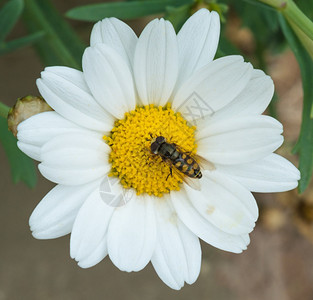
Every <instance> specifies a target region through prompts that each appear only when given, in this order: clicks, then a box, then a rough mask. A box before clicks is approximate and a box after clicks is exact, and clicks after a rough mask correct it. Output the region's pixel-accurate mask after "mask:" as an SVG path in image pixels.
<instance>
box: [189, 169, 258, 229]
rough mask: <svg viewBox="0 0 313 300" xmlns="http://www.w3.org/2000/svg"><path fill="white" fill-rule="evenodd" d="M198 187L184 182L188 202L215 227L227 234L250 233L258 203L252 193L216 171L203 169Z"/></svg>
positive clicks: (256, 215)
mask: <svg viewBox="0 0 313 300" xmlns="http://www.w3.org/2000/svg"><path fill="white" fill-rule="evenodd" d="M200 182H201V191H197V190H194V189H193V188H191V187H189V186H186V192H187V195H188V198H189V199H190V202H191V203H192V204H193V206H194V207H195V208H196V210H197V211H198V212H199V213H200V214H201V215H202V216H203V217H204V218H205V219H206V220H208V222H211V223H212V224H213V225H215V226H216V227H217V228H219V229H221V230H222V231H225V232H227V233H230V234H236V235H241V234H245V233H249V232H251V231H252V230H253V228H254V226H255V223H254V222H255V221H256V219H257V217H258V207H257V205H256V202H255V200H254V198H253V196H252V194H251V193H250V192H249V191H248V190H246V189H245V188H243V187H242V186H241V185H239V184H238V183H236V182H235V181H232V180H229V179H228V178H227V177H226V176H223V174H222V175H220V174H218V173H217V172H208V171H204V172H203V177H202V179H201V181H200Z"/></svg>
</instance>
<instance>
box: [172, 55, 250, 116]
mask: <svg viewBox="0 0 313 300" xmlns="http://www.w3.org/2000/svg"><path fill="white" fill-rule="evenodd" d="M252 70H253V69H252V66H251V64H249V63H244V62H243V58H242V57H241V56H235V55H234V56H225V57H223V58H219V59H216V60H214V61H212V62H210V63H208V64H207V65H205V66H204V67H202V68H201V69H199V70H198V71H196V72H194V73H193V74H192V76H191V77H190V78H189V79H188V80H186V81H185V82H184V83H183V84H182V85H181V86H180V88H179V89H178V91H177V93H176V94H175V95H174V100H173V109H174V110H175V111H179V112H180V113H181V114H182V115H183V116H184V117H185V118H186V119H187V120H188V121H190V122H192V121H193V118H195V119H197V118H203V117H204V116H207V115H212V114H213V113H215V112H216V111H218V110H220V109H221V108H223V107H224V106H226V105H227V104H229V103H230V102H231V101H232V100H233V99H235V97H236V96H238V95H239V93H240V92H241V91H242V90H243V89H244V88H245V87H246V85H247V84H248V82H249V80H250V78H251V74H252ZM199 107H200V108H199ZM189 110H191V112H192V113H193V115H192V119H190V116H189V114H190V111H189Z"/></svg>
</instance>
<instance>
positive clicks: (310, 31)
mask: <svg viewBox="0 0 313 300" xmlns="http://www.w3.org/2000/svg"><path fill="white" fill-rule="evenodd" d="M259 1H260V2H263V3H265V4H267V5H270V6H272V7H274V8H276V9H277V10H278V11H280V12H281V13H282V14H283V15H284V16H285V17H286V18H287V19H288V20H289V22H292V23H294V24H295V25H297V26H298V27H299V28H300V29H301V30H302V31H303V32H304V33H305V34H306V35H307V36H308V37H309V38H310V39H311V40H313V22H312V21H311V20H310V19H309V18H308V17H307V16H306V15H305V14H304V13H303V12H302V11H301V9H300V8H299V7H298V6H297V5H296V3H295V2H294V1H293V0H259Z"/></svg>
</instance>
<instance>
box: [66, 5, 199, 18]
mask: <svg viewBox="0 0 313 300" xmlns="http://www.w3.org/2000/svg"><path fill="white" fill-rule="evenodd" d="M194 2H195V0H150V1H145V2H143V1H131V2H109V3H97V4H89V5H84V6H78V7H75V8H73V9H71V10H69V11H68V12H67V13H66V16H67V17H69V18H72V19H76V20H82V21H91V22H94V21H99V20H101V19H103V18H106V17H116V18H119V19H125V20H127V19H135V18H139V17H143V16H147V15H153V14H159V13H164V12H165V10H166V7H167V6H173V7H175V6H182V5H185V4H193V3H194Z"/></svg>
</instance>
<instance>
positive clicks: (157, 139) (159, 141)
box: [156, 136, 165, 144]
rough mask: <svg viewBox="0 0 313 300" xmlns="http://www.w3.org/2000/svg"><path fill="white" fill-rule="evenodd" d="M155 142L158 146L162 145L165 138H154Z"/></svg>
mask: <svg viewBox="0 0 313 300" xmlns="http://www.w3.org/2000/svg"><path fill="white" fill-rule="evenodd" d="M156 142H157V143H159V144H162V143H164V142H165V137H164V136H158V137H157V138H156Z"/></svg>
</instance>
